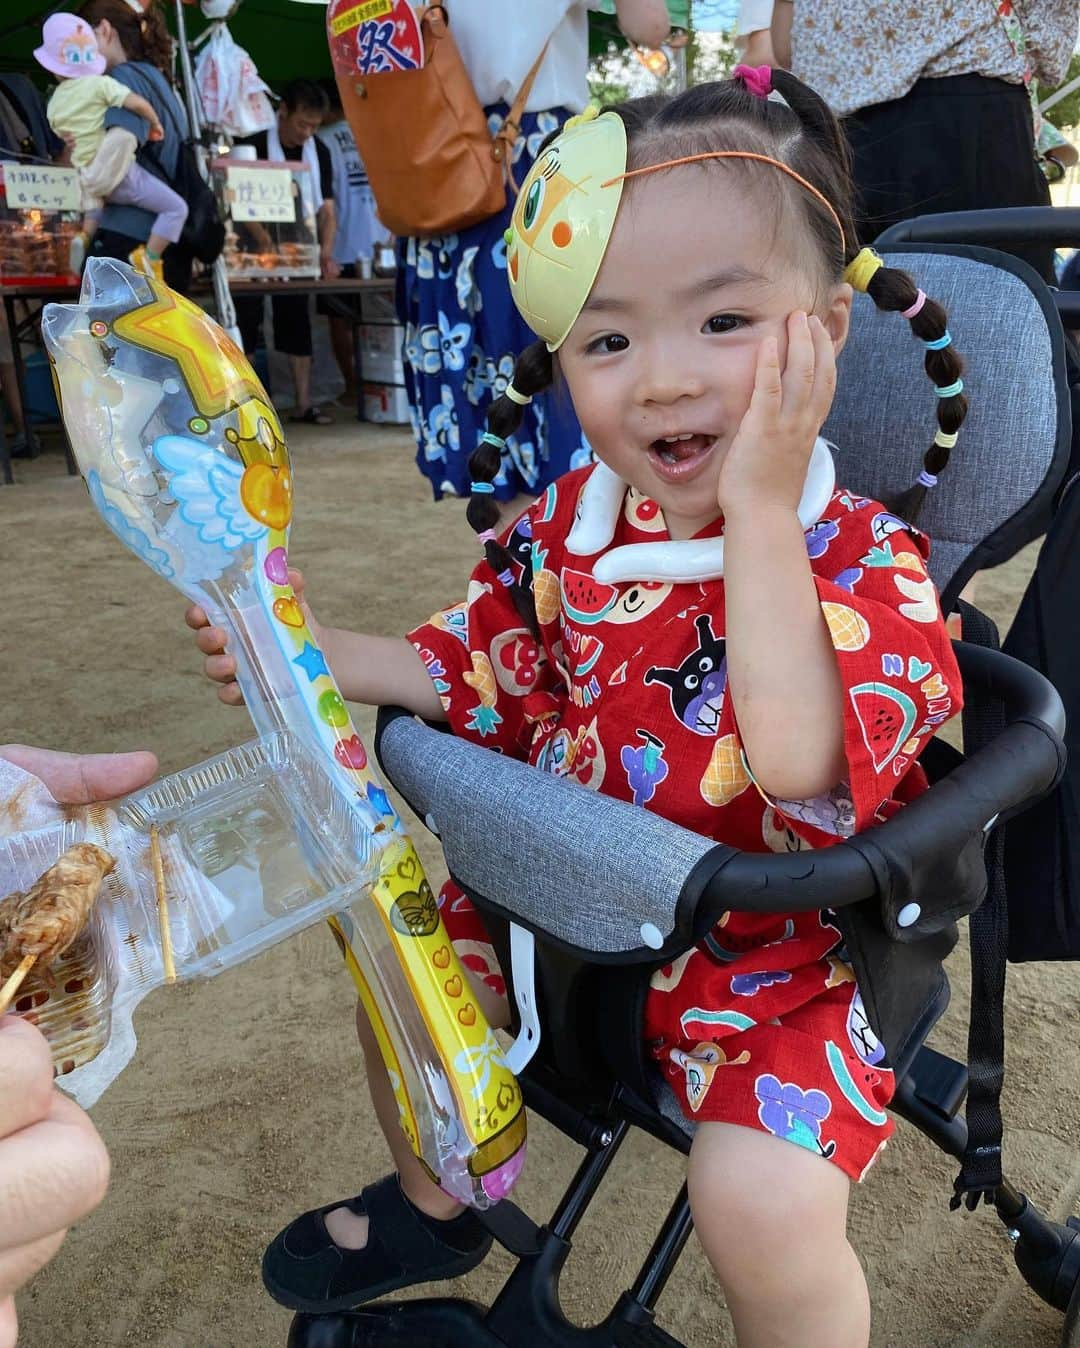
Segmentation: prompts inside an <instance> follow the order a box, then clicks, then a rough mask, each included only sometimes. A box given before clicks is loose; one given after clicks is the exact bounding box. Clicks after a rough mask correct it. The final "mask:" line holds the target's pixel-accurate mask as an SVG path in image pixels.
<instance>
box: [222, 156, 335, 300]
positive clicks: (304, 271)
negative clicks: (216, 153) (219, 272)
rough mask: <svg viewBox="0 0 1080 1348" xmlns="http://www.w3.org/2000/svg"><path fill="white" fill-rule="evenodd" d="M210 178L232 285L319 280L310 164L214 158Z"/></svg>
mask: <svg viewBox="0 0 1080 1348" xmlns="http://www.w3.org/2000/svg"><path fill="white" fill-rule="evenodd" d="M211 173H212V180H213V185H214V192H215V195H216V196H217V200H218V205H219V208H220V210H221V216H222V219H223V220H224V221H225V230H226V233H225V267H226V271H227V272H228V276H229V280H230V281H253V280H274V281H280V280H289V279H290V278H296V279H301V278H302V279H309V278H311V277H317V276H318V275H319V240H318V233H317V231H316V225H315V212H314V209H313V207H312V204H311V203H312V202H313V200H314V196H313V192H312V187H311V181H310V179H311V173H310V170H309V169H308V166H307V164H305V163H303V162H296V163H294V162H292V161H282V162H275V161H270V160H236V159H231V158H230V159H215V160H213V161H212V163H211Z"/></svg>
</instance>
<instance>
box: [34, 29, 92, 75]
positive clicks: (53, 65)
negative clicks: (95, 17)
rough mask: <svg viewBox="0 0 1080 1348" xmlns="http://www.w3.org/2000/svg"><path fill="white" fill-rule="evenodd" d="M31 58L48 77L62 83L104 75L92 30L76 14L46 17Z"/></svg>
mask: <svg viewBox="0 0 1080 1348" xmlns="http://www.w3.org/2000/svg"><path fill="white" fill-rule="evenodd" d="M34 57H35V59H36V60H37V62H38V64H39V65H42V66H44V67H45V69H46V70H47V71H49V73H50V74H52V75H59V76H60V78H61V79H65V80H73V79H78V78H79V76H80V75H104V73H105V58H104V56H102V54H101V52H100V51H98V45H97V41H96V39H95V37H94V30H93V29H92V28H91V27H90V25H89V24H88V23H87V22H86V20H85V19H80V18H79V17H78V15H76V14H50V15H49V17H48V18H47V19H46V20H45V24H44V27H43V28H42V30H41V46H40V47H36V48H35V49H34Z"/></svg>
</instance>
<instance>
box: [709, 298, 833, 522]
mask: <svg viewBox="0 0 1080 1348" xmlns="http://www.w3.org/2000/svg"><path fill="white" fill-rule="evenodd" d="M787 335H788V349H787V360H786V361H785V363H784V366H783V368H782V369H781V366H780V354H779V345H778V343H777V340H776V338H775V337H766V338H765V340H764V341H763V342H762V343H761V345H760V347H759V348H758V356H757V369H756V371H755V374H754V392H753V395H752V397H751V399H750V406H749V407H748V408H747V409H746V415H745V416H744V417H743V419H742V423H741V425H740V426H739V429H738V432H737V433H736V436H735V439H734V440H733V441H732V444H731V448H730V449H729V450H728V452H727V455H726V457H725V459H724V463H723V466H722V467H721V469H720V479H719V482H718V483H717V500H718V502H719V505H720V509H721V510H722V511H723V512H724V514H725V516H727V515H731V514H732V513H733V512H736V511H740V510H748V509H760V508H761V507H763V506H780V507H782V508H784V509H790V510H791V511H793V512H794V511H795V510H796V509H797V508H798V505H799V500H800V498H801V496H802V492H803V484H804V482H805V480H806V467H807V463H808V462H809V459H810V451H811V450H812V449H813V447H814V441H815V439H816V438H817V434H818V432H819V431H820V430H821V426H822V423H823V422H824V420H825V418H826V417H827V416H828V414H829V408H830V407H831V406H832V400H833V394H834V393H835V391H836V358H835V356H834V353H833V345H832V339H831V338H830V336H829V334H828V332H827V331H826V329H825V325H824V324H823V323H822V322H821V320H820V319H819V318H817V317H816V316H811V317H810V318H807V316H806V314H805V313H803V312H802V311H801V310H800V311H797V312H796V313H793V314H790V315H789V316H788V320H787Z"/></svg>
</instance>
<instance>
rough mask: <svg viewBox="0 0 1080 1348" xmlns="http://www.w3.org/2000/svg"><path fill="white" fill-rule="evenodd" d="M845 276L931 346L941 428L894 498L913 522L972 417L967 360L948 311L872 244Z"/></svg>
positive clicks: (894, 505)
mask: <svg viewBox="0 0 1080 1348" xmlns="http://www.w3.org/2000/svg"><path fill="white" fill-rule="evenodd" d="M845 277H846V279H847V280H848V281H850V282H851V284H852V285H854V286H855V288H856V289H857V290H864V291H865V292H866V293H867V294H868V295H869V296H870V298H871V299H872V300H873V301H874V303H875V304H876V305H877V307H878V308H879V309H883V310H885V311H887V312H889V313H898V314H900V316H901V317H902V318H906V319H907V320H908V322H909V323H910V324H911V331H912V332H913V333H914V334H915V336H916V337H917V338H918V339H919V341H921V342H922V344H923V346H924V347H925V348H926V359H925V361H924V368H925V370H926V373H927V374H928V375H929V377H930V379H931V380H932V381H933V384H934V392H935V393H936V394H937V422H938V429H937V432H936V434H935V435H934V438H933V440H932V441H931V443H930V448H929V449H928V450H927V451H926V453H925V455H924V456H923V464H922V471H921V472H920V473H919V476H918V477H917V478H916V479H915V481H914V482H913V483H912V485H911V486H910V487H908V489H907V490H906V491H904V492H902V493H901V494H900V496H899V497H898V498H897V499H896V500H894V501H891V502H889V505H890V507H891V509H892V510H894V511H895V512H896V514H897V515H899V516H900V517H901V518H902V519H905V520H908V521H910V522H911V523H914V522H915V520H916V518H917V517H918V513H919V509H920V507H921V506H922V503H923V499H924V498H925V496H926V493H927V491H929V490H930V488H931V487H935V486H936V485H937V480H938V478H939V477H940V475H941V473H942V472H943V471H944V469H945V467H946V465H947V464H948V462H949V455H950V454H951V452H952V449H953V446H954V445H955V444H956V440H957V432H958V431H959V430H960V427H961V425H962V424H963V421H964V418H965V416H967V410H968V402H967V399H966V398H965V397H964V381H963V379H962V377H961V376H962V374H963V370H964V362H963V360H962V359H961V357H960V355H959V354H958V353H957V351H956V348H955V347H954V346H953V344H952V334H951V333H950V332H949V328H948V322H947V318H946V314H945V310H944V309H943V308H942V307H941V305H940V304H938V302H937V300H932V299H930V298H929V297H928V296H927V295H926V294H925V292H924V291H922V290H920V289H919V287H918V286H917V285H916V284H915V282H914V281H913V280H912V279H911V277H910V276H909V275H908V274H907V272H906V271H900V270H899V268H897V267H886V266H885V264H884V263H883V262H882V261H881V259H880V258H879V257H878V256H877V254H876V253H874V252H873V250H872V249H869V248H864V249H862V251H861V252H860V253H859V254H858V255H857V256H856V257H855V258H854V259H853V260H852V262H851V263H850V264H849V266H848V269H847V271H846V272H845Z"/></svg>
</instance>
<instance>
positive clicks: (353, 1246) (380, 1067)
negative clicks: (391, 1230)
mask: <svg viewBox="0 0 1080 1348" xmlns="http://www.w3.org/2000/svg"><path fill="white" fill-rule="evenodd" d="M469 984H470V987H471V989H472V994H473V997H474V998H475V999H476V1001H477V1003H478V1005H479V1006H480V1009H481V1010H482V1011H483V1013H484V1014H485V1015H486V1016H487V1018H488V1022H489V1024H490V1025H491V1026H492V1027H493V1028H495V1029H498V1028H499V1027H501V1026H504V1025H507V1024H508V1023H509V1011H508V1008H507V1005H506V1000H505V998H503V997H497V996H496V995H495V993H493V992H492V991H491V989H490V988H489V987H488V986H487V985H486V984H485V983H481V982H480V981H479V979H476V980H474V979H472V978H470V979H469ZM356 1031H357V1034H358V1035H359V1037H360V1047H361V1049H362V1050H363V1053H364V1062H365V1065H366V1068H367V1080H368V1090H369V1091H370V1092H371V1102H372V1104H373V1105H374V1106H375V1114H376V1117H377V1118H378V1120H379V1127H380V1128H381V1129H382V1133H383V1136H384V1137H385V1138H386V1143H387V1146H388V1147H389V1148H390V1155H391V1156H392V1157H393V1160H394V1168H395V1169H396V1170H397V1172H398V1174H399V1175H400V1176H401V1187H402V1189H403V1190H404V1193H405V1196H406V1197H407V1198H408V1199H409V1201H410V1202H411V1203H413V1204H414V1205H415V1206H416V1207H418V1208H419V1209H420V1211H421V1212H426V1213H427V1214H428V1216H429V1217H435V1218H437V1219H439V1220H449V1219H450V1218H451V1217H456V1216H457V1214H458V1213H459V1212H461V1211H462V1205H461V1204H460V1203H458V1202H457V1201H456V1200H455V1199H453V1198H451V1197H449V1195H448V1194H446V1193H445V1192H444V1191H443V1190H442V1189H440V1188H439V1186H438V1185H437V1184H434V1183H433V1182H432V1181H431V1180H430V1179H429V1178H428V1175H427V1172H426V1171H425V1170H424V1167H423V1166H422V1165H421V1164H420V1162H419V1161H418V1160H417V1159H416V1156H415V1155H414V1154H413V1150H412V1148H411V1147H410V1146H409V1144H408V1142H407V1141H406V1139H405V1134H404V1133H403V1132H402V1131H401V1125H400V1123H399V1122H398V1107H397V1101H396V1100H395V1098H394V1091H393V1088H392V1086H391V1085H390V1078H389V1077H388V1076H387V1074H386V1064H385V1063H384V1062H383V1059H382V1054H381V1053H380V1052H379V1046H378V1044H377V1043H376V1040H375V1032H374V1030H372V1028H371V1022H370V1021H369V1020H368V1018H367V1015H366V1014H365V1012H364V1008H363V1006H362V1005H360V1004H359V1003H358V1004H357V1007H356ZM325 1220H326V1229H327V1231H328V1232H329V1234H330V1238H331V1239H332V1240H333V1241H335V1242H336V1243H337V1244H338V1245H340V1246H342V1248H343V1249H346V1250H362V1249H363V1248H364V1246H365V1245H366V1244H367V1234H368V1219H367V1217H366V1216H361V1215H358V1214H357V1213H355V1212H351V1211H350V1210H349V1209H348V1208H335V1210H334V1211H333V1212H328V1213H327V1214H326V1219H325Z"/></svg>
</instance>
